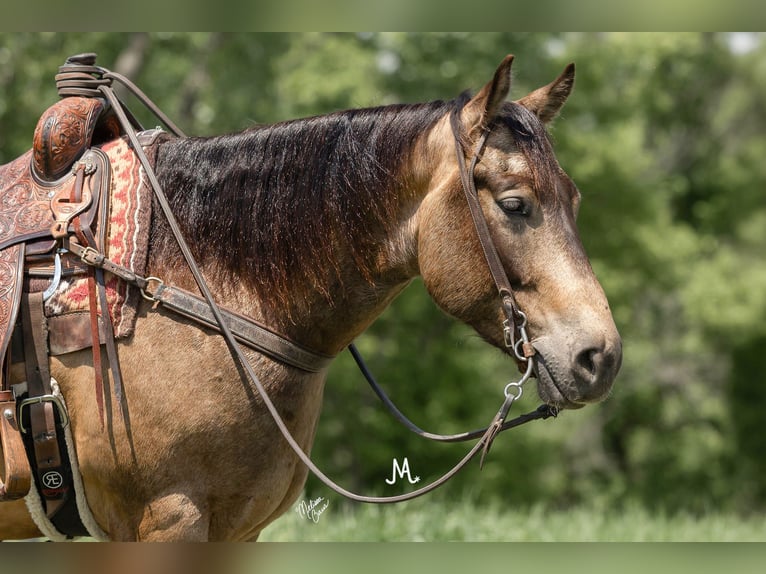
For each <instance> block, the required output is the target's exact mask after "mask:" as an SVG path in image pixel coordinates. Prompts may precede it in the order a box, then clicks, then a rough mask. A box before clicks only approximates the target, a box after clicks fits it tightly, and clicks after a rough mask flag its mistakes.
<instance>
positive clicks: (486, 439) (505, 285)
mask: <svg viewBox="0 0 766 574" xmlns="http://www.w3.org/2000/svg"><path fill="white" fill-rule="evenodd" d="M72 60H74V58H72ZM83 62H85V61H84V60H83ZM72 63H73V64H75V65H72V66H69V72H68V73H67V74H59V76H57V78H56V79H57V86H58V87H59V94H60V95H61V96H67V95H79V96H89V97H103V98H105V99H106V100H107V101H108V102H109V104H110V105H111V106H112V109H113V110H114V112H115V114H116V115H117V118H118V120H119V122H120V124H121V126H122V128H123V129H124V130H125V133H126V135H127V137H128V139H129V141H130V144H131V146H132V148H133V151H134V153H135V154H136V156H137V157H138V159H139V161H140V162H141V165H142V166H143V168H144V170H145V172H146V176H147V177H148V179H149V182H150V184H151V186H152V188H153V190H154V194H155V197H156V199H157V201H158V203H159V205H160V207H161V209H162V211H163V214H164V216H165V218H166V220H167V222H168V224H169V226H170V228H171V230H172V232H173V235H174V237H175V240H176V242H177V243H178V246H179V248H180V250H181V253H182V254H183V256H184V259H185V261H186V263H187V265H188V267H189V270H190V271H191V273H192V276H193V277H194V280H195V282H196V283H197V286H198V288H199V290H200V293H201V294H202V298H199V297H196V296H193V295H191V294H188V293H185V292H182V291H181V290H178V289H174V288H173V287H168V286H165V285H164V284H163V283H162V281H161V280H160V279H158V278H154V277H149V278H143V277H139V276H136V275H135V274H134V273H133V272H132V271H130V270H129V269H126V268H124V267H120V266H119V265H116V264H114V263H112V262H110V261H109V260H108V259H106V258H105V257H104V255H102V254H100V253H98V252H95V251H94V250H93V249H91V248H87V247H86V248H83V247H81V246H79V245H77V244H76V243H74V242H72V241H70V242H69V244H68V247H69V248H70V251H72V252H74V253H75V254H76V255H78V256H80V257H81V259H82V260H83V261H84V262H85V263H87V264H89V265H91V266H94V267H98V268H102V269H104V270H105V271H108V272H111V273H113V274H115V275H117V276H118V277H120V278H122V279H124V280H126V281H128V282H129V283H131V284H133V285H136V286H138V287H139V288H140V289H141V291H142V293H143V294H144V296H145V297H147V298H148V299H150V300H151V301H155V302H158V303H161V304H165V305H166V306H168V307H169V308H170V309H171V310H174V311H176V312H177V313H179V314H181V315H184V316H187V317H190V318H192V319H195V320H197V322H199V323H201V324H203V325H205V326H207V327H211V328H214V329H216V330H218V331H219V332H220V333H221V335H222V336H223V338H224V340H225V342H226V344H227V346H228V347H229V351H230V353H231V355H232V358H233V359H234V360H235V362H236V363H238V366H239V367H240V373H241V375H242V382H243V384H244V385H248V381H249V383H251V384H252V385H253V386H254V387H255V388H256V390H257V391H258V393H259V394H260V396H261V398H262V400H263V403H264V405H265V406H266V408H267V409H268V411H269V413H270V415H271V417H272V419H273V420H274V422H275V424H276V425H277V427H278V428H279V430H280V432H281V434H282V435H283V437H284V438H285V440H286V441H287V443H288V444H289V445H290V447H291V448H292V450H293V451H294V452H295V454H296V455H297V456H298V458H300V459H301V461H302V462H303V463H304V464H305V465H306V466H307V467H308V469H309V470H310V471H311V472H312V473H313V474H314V475H316V476H317V478H319V479H320V480H321V481H322V482H323V483H324V484H325V485H326V486H327V487H328V488H330V489H332V490H334V491H335V492H336V493H338V494H340V495H342V496H344V497H346V498H349V499H351V500H354V501H356V502H367V503H394V502H402V501H406V500H411V499H413V498H416V497H419V496H421V495H423V494H426V493H428V492H430V491H432V490H435V489H436V488H438V487H439V486H441V485H442V484H444V483H445V482H447V481H448V480H449V479H450V478H452V477H453V476H454V475H455V474H457V473H458V472H459V471H460V470H461V469H462V468H463V467H465V466H466V465H467V464H468V462H469V461H471V460H472V459H473V458H474V457H475V456H476V455H477V454H478V453H479V451H481V452H482V455H481V462H480V464H481V465H483V462H484V457H485V456H486V454H487V452H488V451H489V448H490V446H491V445H492V442H493V440H494V439H495V437H496V436H497V434H498V433H500V432H502V431H505V430H508V429H510V428H514V427H517V426H519V425H522V424H525V423H527V422H529V421H532V420H537V419H547V418H549V417H555V416H556V415H557V412H558V411H557V409H556V408H555V407H552V406H549V405H541V406H540V407H539V408H538V409H537V410H535V411H532V412H530V413H527V414H525V415H521V416H519V417H517V418H515V419H512V420H508V421H506V418H507V416H508V412H509V411H510V408H511V406H512V405H513V403H514V402H515V401H516V400H518V399H519V398H520V397H521V394H522V385H523V384H524V383H525V382H526V381H527V380H528V379H529V378H530V377H532V374H533V370H534V360H535V357H534V354H535V350H534V347H533V346H532V345H531V343H530V342H529V338H528V336H527V332H526V323H527V320H526V316H525V315H524V314H523V313H522V312H521V311H520V310H519V308H518V306H517V304H516V301H515V299H514V296H513V291H512V289H511V287H510V282H509V280H508V278H507V276H506V274H505V271H504V269H503V267H502V265H501V263H500V259H499V256H498V254H497V251H496V249H495V247H494V244H493V243H492V240H491V238H490V235H489V230H488V228H487V223H486V221H485V219H484V216H483V213H482V212H481V207H480V205H479V202H478V194H477V191H476V187H475V183H474V178H473V173H474V168H475V166H476V163H477V162H478V161H479V158H480V156H481V153H482V151H483V148H484V145H485V143H486V140H487V137H488V135H489V129H485V131H484V133H483V134H482V136H481V138H480V140H479V143H478V145H477V147H476V150H475V152H474V154H473V156H472V159H471V162H470V164H469V166H468V167H466V165H465V158H464V154H463V149H462V146H461V144H460V128H459V121H458V112H457V110H455V111H453V112H452V116H451V118H450V119H451V122H452V130H453V135H454V136H455V146H456V155H457V161H458V166H459V171H460V177H461V181H462V186H463V190H464V192H465V196H466V200H467V202H468V205H469V208H470V210H471V215H472V217H473V220H474V225H475V227H476V231H477V234H478V237H479V240H480V243H481V245H482V249H483V251H484V255H485V259H486V260H487V263H488V265H489V269H490V272H491V274H492V277H493V280H494V282H495V285H496V286H497V289H498V294H499V295H500V298H501V300H502V302H503V310H504V313H505V315H506V320H505V321H504V322H503V329H504V337H505V344H506V346H507V347H508V348H509V349H512V350H513V353H514V355H515V357H516V358H517V359H518V360H519V361H520V362H521V363H523V364H526V369H525V372H524V374H523V375H522V377H521V378H520V379H519V380H518V381H514V382H511V383H509V384H507V385H506V387H505V389H504V391H503V394H504V400H503V403H502V405H501V407H500V409H499V410H498V411H497V414H496V415H495V416H494V418H493V419H492V421H491V422H490V424H489V425H488V426H487V427H486V428H483V429H479V430H475V431H469V432H464V433H460V434H454V435H440V434H433V433H429V432H426V431H424V430H422V429H420V428H419V427H418V426H417V425H415V424H414V423H413V422H412V421H410V420H409V419H408V418H407V417H406V416H404V414H402V413H401V411H399V409H397V408H396V406H395V405H394V404H393V402H392V401H391V400H390V399H389V398H388V396H387V395H386V394H385V392H384V391H383V389H382V388H381V387H380V386H379V385H378V383H377V382H376V381H375V378H374V377H373V376H372V374H371V373H370V371H369V369H368V368H367V366H366V365H365V364H364V361H363V360H362V358H361V355H360V354H359V351H358V350H357V349H356V347H355V346H354V345H353V344H351V345H349V350H350V352H351V354H352V356H353V357H354V360H355V361H356V362H357V365H358V366H359V369H360V371H361V372H362V374H363V375H364V377H365V379H366V380H367V382H368V383H369V384H370V386H371V387H372V389H373V391H374V392H375V394H376V395H377V396H378V397H379V398H380V400H381V401H382V402H383V404H384V405H385V406H386V407H387V408H388V409H389V410H390V411H391V413H392V414H393V415H394V417H395V418H396V419H397V420H399V421H400V422H401V423H402V424H403V425H404V426H406V427H407V428H408V429H410V430H411V431H413V432H415V433H416V434H418V435H419V436H422V437H424V438H427V439H430V440H434V441H440V442H461V441H467V440H472V439H476V438H478V439H479V440H478V441H477V442H476V444H475V445H474V446H473V447H472V448H471V449H470V451H469V452H468V453H467V454H466V455H465V456H464V457H463V459H461V460H460V461H459V462H458V463H457V464H456V465H455V466H454V467H453V468H452V469H451V470H449V471H448V472H447V473H446V474H444V475H443V476H442V477H440V478H439V479H437V480H435V481H434V482H432V483H430V484H428V485H426V486H424V487H422V488H420V489H418V490H415V491H412V492H409V493H406V494H401V495H398V496H385V497H374V496H363V495H359V494H356V493H353V492H350V491H348V490H346V489H345V488H343V487H342V486H340V485H338V484H336V483H335V482H334V481H332V480H331V479H330V478H328V477H327V476H326V475H325V474H324V473H323V472H322V471H321V470H320V469H319V468H318V467H317V466H316V465H315V464H314V463H313V462H312V461H311V459H310V458H309V456H308V455H307V454H306V453H305V452H304V451H303V449H302V448H301V446H300V445H299V444H298V443H297V441H296V440H295V439H294V438H293V436H292V434H291V433H290V431H289V429H288V428H287V426H286V425H285V423H284V421H283V419H282V417H281V415H280V414H279V412H278V411H277V409H276V407H275V406H274V403H273V402H272V401H271V399H270V398H269V396H268V394H267V393H266V390H265V389H264V387H263V385H262V384H261V382H260V380H259V379H258V377H257V375H256V374H255V371H254V370H253V367H252V366H251V365H250V363H249V361H248V360H247V358H246V357H245V355H244V352H243V351H242V348H241V347H240V344H239V342H244V343H245V344H246V345H248V346H250V347H251V348H255V349H260V350H263V351H265V352H267V354H269V355H270V356H272V357H276V358H277V360H281V361H282V362H283V363H286V364H288V365H291V366H297V367H298V368H304V367H301V365H300V361H299V360H297V361H296V360H294V359H293V357H295V356H296V355H297V356H298V357H299V358H300V357H304V358H305V357H306V356H308V359H307V360H308V361H309V363H310V362H311V359H312V358H316V357H317V356H316V355H314V354H312V353H310V352H308V351H306V350H305V349H302V348H301V347H297V346H296V345H295V344H294V343H291V342H289V341H286V340H284V339H281V338H280V337H279V336H278V335H276V334H274V333H272V332H270V331H268V329H265V328H262V327H261V326H259V325H258V324H256V323H255V322H254V321H252V320H250V319H248V318H244V317H242V316H240V315H236V314H234V313H231V312H228V311H226V310H223V309H221V308H220V307H219V306H218V304H217V303H216V302H215V300H214V299H213V296H212V293H211V292H210V289H209V287H208V285H207V283H206V281H205V279H204V277H203V276H202V273H201V271H200V269H199V267H198V265H197V263H196V261H195V259H194V256H193V255H192V253H191V251H190V249H189V247H188V245H187V243H186V241H185V239H184V238H183V236H182V234H181V230H180V227H179V225H178V222H177V220H176V218H175V216H174V215H173V213H172V211H171V208H170V205H169V203H168V200H167V197H166V195H165V193H164V191H163V190H162V186H161V185H160V183H159V181H158V179H157V177H156V175H155V173H154V170H153V169H152V166H151V164H150V162H149V160H148V158H147V157H146V154H145V153H144V151H143V148H142V146H141V145H140V143H139V140H138V137H137V135H136V128H138V129H139V130H140V129H141V126H140V125H139V124H138V122H137V121H136V119H135V118H134V117H133V116H132V115H131V114H130V112H129V111H128V110H127V108H125V107H124V106H123V104H122V102H121V101H120V100H119V98H118V97H117V95H116V94H115V92H114V91H113V89H112V82H113V81H117V82H119V83H121V84H122V85H123V86H124V87H125V88H127V89H128V90H129V91H130V92H131V93H133V94H134V95H135V96H136V97H137V98H138V99H139V100H140V101H141V102H142V103H143V104H144V105H145V106H146V107H147V108H148V109H149V110H150V111H151V112H152V113H153V114H154V115H155V116H156V117H157V118H159V119H160V120H161V121H162V122H163V123H164V124H165V125H166V126H167V127H168V129H169V130H170V131H171V132H172V133H174V134H175V135H177V136H178V137H184V134H183V132H182V131H181V130H180V129H178V128H177V127H176V126H175V124H173V122H172V121H170V120H169V119H168V118H167V117H166V116H165V115H164V114H163V113H162V112H161V111H160V110H159V108H157V106H156V105H154V104H153V103H152V102H151V100H149V98H148V97H147V96H146V95H145V94H143V92H141V90H140V89H139V88H138V87H136V86H135V85H134V84H133V83H132V82H130V81H129V80H128V79H127V78H125V77H124V76H122V75H120V74H116V73H113V72H110V71H109V70H107V69H105V68H101V67H98V66H95V65H92V63H91V62H90V61H88V62H86V63H83V64H82V65H76V64H78V62H77V61H73V62H72ZM163 293H166V294H167V296H166V297H164V298H163V297H162V294H163ZM178 301H180V302H181V303H178ZM174 302H175V303H177V304H176V305H174ZM243 331H244V332H246V335H247V334H248V333H255V334H254V335H252V336H251V337H250V338H248V336H246V335H243V334H242V333H243ZM517 332H518V337H517ZM275 338H276V339H279V340H277V341H274V339H275ZM264 341H265V342H264ZM275 347H277V351H275ZM279 351H281V352H283V353H284V355H285V356H284V357H282V356H281V355H280V353H279ZM319 359H320V360H321V359H322V357H319ZM304 370H309V371H316V370H318V369H307V368H304Z"/></svg>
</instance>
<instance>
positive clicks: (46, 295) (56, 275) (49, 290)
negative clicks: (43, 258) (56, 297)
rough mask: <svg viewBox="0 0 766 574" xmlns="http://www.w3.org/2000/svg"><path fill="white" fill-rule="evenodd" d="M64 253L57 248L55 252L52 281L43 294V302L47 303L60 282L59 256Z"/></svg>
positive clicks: (63, 250) (61, 249)
mask: <svg viewBox="0 0 766 574" xmlns="http://www.w3.org/2000/svg"><path fill="white" fill-rule="evenodd" d="M63 253H66V249H63V248H59V249H57V250H56V255H55V256H54V257H53V279H52V280H51V284H50V285H48V288H47V289H46V290H45V291H44V292H43V301H47V300H48V299H50V298H51V297H53V294H54V293H55V292H56V289H58V287H59V283H60V282H61V255H62V254H63Z"/></svg>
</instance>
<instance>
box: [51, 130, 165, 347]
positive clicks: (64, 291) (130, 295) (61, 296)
mask: <svg viewBox="0 0 766 574" xmlns="http://www.w3.org/2000/svg"><path fill="white" fill-rule="evenodd" d="M100 148H101V150H102V151H103V152H104V153H106V154H107V156H108V157H109V161H110V164H111V169H112V176H111V183H110V194H111V199H110V214H109V228H108V232H107V242H106V246H105V255H106V256H107V258H108V259H109V260H111V261H113V262H115V263H118V264H119V265H122V266H124V267H127V268H129V269H131V270H132V271H134V272H136V273H137V274H139V275H145V273H146V261H147V254H148V244H149V227H150V225H151V203H152V189H151V184H150V183H149V180H148V178H147V177H146V173H145V171H144V169H143V167H142V166H141V163H140V161H139V160H138V157H137V156H136V155H135V154H134V153H133V151H132V150H131V149H130V145H129V144H128V142H127V140H126V139H125V138H119V139H116V140H114V141H111V142H109V143H107V144H104V145H102V146H100ZM148 155H149V156H150V157H151V154H148ZM106 294H107V300H108V303H109V312H110V314H111V317H112V322H113V324H114V334H115V337H117V338H123V337H129V336H130V335H132V333H133V329H134V327H135V321H136V308H137V306H138V302H139V298H140V296H141V294H140V292H139V290H138V289H137V288H136V287H134V286H132V285H128V284H127V283H126V282H124V281H122V280H121V279H118V278H117V277H115V276H114V275H111V274H109V273H107V274H106ZM87 310H88V280H87V278H83V277H70V278H66V279H62V281H61V284H60V285H59V287H58V289H57V290H56V292H55V293H54V294H53V296H52V297H51V298H50V299H49V300H48V301H47V302H46V304H45V313H46V315H47V316H49V317H54V316H60V315H65V314H69V313H75V312H85V311H87Z"/></svg>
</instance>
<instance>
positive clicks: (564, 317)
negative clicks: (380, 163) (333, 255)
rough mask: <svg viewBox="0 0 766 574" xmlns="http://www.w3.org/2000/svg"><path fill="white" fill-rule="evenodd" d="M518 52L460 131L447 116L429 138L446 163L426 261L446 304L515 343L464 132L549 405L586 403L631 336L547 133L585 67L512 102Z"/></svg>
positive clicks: (423, 249)
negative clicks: (482, 234) (481, 233)
mask: <svg viewBox="0 0 766 574" xmlns="http://www.w3.org/2000/svg"><path fill="white" fill-rule="evenodd" d="M512 61H513V57H512V56H508V57H507V58H506V59H505V60H504V61H503V62H502V63H501V65H500V66H499V67H498V69H497V71H496V73H495V75H494V78H493V79H492V80H491V81H490V82H489V83H487V84H486V85H485V86H484V87H483V89H482V90H480V91H479V92H478V93H477V94H476V95H475V96H474V97H473V98H471V99H470V100H468V101H466V102H465V104H464V105H463V106H462V108H461V110H460V115H459V118H460V122H459V123H460V128H459V131H460V133H459V134H457V135H454V134H452V133H450V127H449V123H448V122H447V121H446V120H445V121H442V122H441V124H440V125H438V126H436V127H435V129H434V130H433V131H432V132H431V133H430V134H429V136H428V144H427V147H428V149H429V150H430V151H431V153H432V154H439V155H440V157H441V162H440V164H439V165H440V167H439V168H438V169H436V170H435V171H434V172H433V175H432V177H431V178H430V180H429V183H428V190H427V193H426V195H425V199H424V200H423V202H422V204H421V206H420V208H419V210H418V213H417V227H418V230H417V233H418V244H417V249H418V263H419V270H420V273H421V275H422V277H423V280H424V283H425V286H426V288H427V289H428V291H429V292H430V294H431V296H432V297H433V299H434V300H435V301H436V302H437V304H438V305H439V306H440V307H441V308H442V309H443V310H445V311H446V312H447V313H449V314H451V315H453V316H455V317H457V318H458V319H460V320H462V321H464V322H465V323H468V324H469V325H471V326H472V327H473V328H475V330H476V331H477V332H478V333H479V334H480V335H481V336H482V337H483V338H485V339H486V340H488V341H489V342H490V343H492V344H493V345H495V346H497V347H498V348H500V349H503V350H504V351H505V352H507V353H509V354H512V353H513V349H511V348H509V347H508V345H507V344H506V337H505V336H504V330H503V321H504V318H505V317H504V313H503V309H502V306H501V304H500V298H499V296H498V290H497V289H496V285H495V283H494V281H493V278H492V276H491V274H490V269H489V266H488V264H487V262H486V259H485V256H484V254H483V252H482V247H481V244H480V240H479V238H478V236H477V231H476V229H475V228H474V224H473V223H472V219H471V215H470V213H469V207H468V205H467V202H466V197H465V196H464V193H463V185H462V184H461V179H460V175H459V170H458V167H457V166H458V163H457V162H456V154H455V146H454V143H453V142H454V140H453V136H454V137H459V140H460V148H459V149H462V150H463V152H464V154H465V157H466V161H470V160H471V158H472V156H473V154H474V153H477V154H478V158H477V163H476V164H475V172H474V174H473V180H474V182H475V186H476V190H477V193H478V200H479V204H480V206H481V211H482V212H483V217H484V220H485V221H486V224H487V228H488V230H489V234H490V236H491V241H492V243H493V244H494V248H495V250H496V252H497V255H498V256H499V260H500V262H501V265H502V267H503V268H504V271H505V274H506V275H507V278H508V280H509V282H510V285H511V288H512V292H513V295H514V296H515V299H516V301H517V303H518V306H519V307H520V309H521V310H523V313H524V314H525V315H526V317H527V318H528V327H527V328H528V331H529V335H530V339H531V343H532V344H533V346H534V348H535V351H536V356H535V361H534V362H535V374H536V376H537V379H538V393H539V395H540V397H541V399H542V400H543V401H545V402H546V403H548V404H550V405H554V406H556V407H559V408H579V407H581V406H584V405H585V404H586V403H592V402H596V401H599V400H602V399H603V398H605V397H606V396H607V394H608V393H609V391H610V389H611V387H612V384H613V381H614V379H615V376H616V375H617V372H618V370H619V368H620V364H621V360H622V344H621V340H620V336H619V334H618V332H617V328H616V327H615V324H614V321H613V319H612V316H611V312H610V310H609V304H608V302H607V299H606V296H605V294H604V291H603V289H602V288H601V285H600V284H599V282H598V280H597V279H596V277H595V275H594V273H593V270H592V268H591V265H590V263H589V261H588V258H587V256H586V254H585V250H584V248H583V245H582V242H581V240H580V237H579V234H578V231H577V227H576V223H575V222H576V218H577V213H578V209H579V207H580V192H579V191H578V189H577V187H576V186H575V184H574V183H573V181H572V180H571V179H570V178H569V176H568V175H567V174H566V173H565V172H564V170H563V169H562V168H561V167H560V166H559V164H558V162H557V161H556V158H555V156H554V154H553V151H552V147H551V143H550V140H549V137H548V134H547V131H546V124H547V123H549V122H550V121H551V120H552V119H553V118H554V117H555V116H556V115H557V114H558V112H559V110H560V109H561V107H562V106H563V104H564V102H565V101H566V99H567V98H568V96H569V94H570V92H571V89H572V86H573V83H574V65H570V66H568V67H567V68H566V69H565V70H564V72H563V73H562V74H561V75H560V76H559V77H558V78H557V79H556V80H554V81H553V82H551V83H550V84H548V85H546V86H543V87H541V88H539V89H537V90H535V91H533V92H532V93H530V94H528V95H527V96H525V97H523V98H521V99H519V100H516V101H514V102H509V101H506V99H507V97H508V94H509V91H510V88H511V78H510V71H511V63H512ZM485 134H486V135H485ZM483 137H485V138H486V139H485V142H482V138H483ZM477 147H480V149H477Z"/></svg>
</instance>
